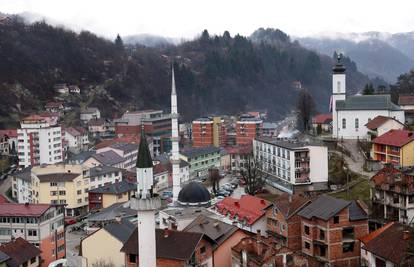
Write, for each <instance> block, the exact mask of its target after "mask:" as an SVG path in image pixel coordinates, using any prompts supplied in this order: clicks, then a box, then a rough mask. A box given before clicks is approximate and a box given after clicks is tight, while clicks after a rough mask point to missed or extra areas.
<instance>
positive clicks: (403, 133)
mask: <svg viewBox="0 0 414 267" xmlns="http://www.w3.org/2000/svg"><path fill="white" fill-rule="evenodd" d="M413 140H414V132H413V131H408V130H389V131H388V132H386V133H385V134H383V135H380V136H378V137H376V138H375V139H374V140H372V143H375V144H380V145H388V146H395V147H403V146H405V145H406V144H408V143H410V142H411V141H413Z"/></svg>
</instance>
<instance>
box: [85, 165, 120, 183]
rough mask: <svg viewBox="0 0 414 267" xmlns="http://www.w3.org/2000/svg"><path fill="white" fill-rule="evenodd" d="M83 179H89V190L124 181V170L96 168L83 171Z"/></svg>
mask: <svg viewBox="0 0 414 267" xmlns="http://www.w3.org/2000/svg"><path fill="white" fill-rule="evenodd" d="M83 177H85V178H89V189H95V188H98V187H102V186H104V185H108V184H113V183H117V182H120V181H122V169H120V168H116V167H111V166H105V165H101V166H96V167H92V168H90V169H86V170H84V171H83Z"/></svg>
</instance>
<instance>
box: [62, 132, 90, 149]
mask: <svg viewBox="0 0 414 267" xmlns="http://www.w3.org/2000/svg"><path fill="white" fill-rule="evenodd" d="M64 139H65V140H66V141H67V143H68V148H69V151H71V152H73V153H79V152H81V151H86V150H87V149H88V145H89V137H88V132H87V131H86V130H85V129H83V128H81V127H68V128H65V138H64Z"/></svg>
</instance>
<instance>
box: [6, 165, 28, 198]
mask: <svg viewBox="0 0 414 267" xmlns="http://www.w3.org/2000/svg"><path fill="white" fill-rule="evenodd" d="M31 174H32V167H27V168H24V169H22V170H20V171H17V172H15V173H13V174H12V175H11V177H12V187H11V188H12V197H13V199H15V200H16V201H17V203H33V197H32V196H33V192H32V178H31Z"/></svg>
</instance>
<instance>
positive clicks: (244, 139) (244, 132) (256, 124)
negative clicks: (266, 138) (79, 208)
mask: <svg viewBox="0 0 414 267" xmlns="http://www.w3.org/2000/svg"><path fill="white" fill-rule="evenodd" d="M262 127H263V121H262V120H261V119H260V118H257V117H254V116H251V115H242V116H240V118H239V119H238V120H237V122H236V144H237V145H250V144H251V143H252V140H253V139H254V138H256V137H259V136H261V133H262Z"/></svg>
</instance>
